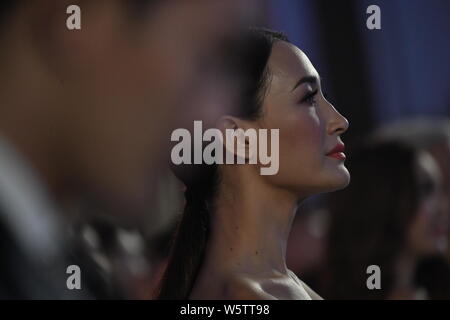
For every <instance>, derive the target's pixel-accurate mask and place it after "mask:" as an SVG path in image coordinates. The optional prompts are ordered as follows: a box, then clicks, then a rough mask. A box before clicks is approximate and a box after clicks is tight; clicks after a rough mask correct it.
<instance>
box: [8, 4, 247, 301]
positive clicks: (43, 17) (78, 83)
mask: <svg viewBox="0 0 450 320" xmlns="http://www.w3.org/2000/svg"><path fill="white" fill-rule="evenodd" d="M69 5H78V6H79V7H80V8H81V13H82V15H81V30H68V29H67V27H66V19H67V18H68V14H67V13H66V10H67V7H68V6H69ZM249 8H252V7H251V2H250V1H237V0H236V1H235V0H232V1H219V0H213V1H211V0H200V1H192V2H191V1H189V2H187V1H158V0H147V1H145V0H96V1H85V0H75V1H65V0H38V1H25V0H23V1H20V0H6V1H1V4H0V9H1V10H0V12H1V16H0V42H1V46H2V50H1V52H0V237H1V241H0V243H1V248H0V261H1V262H0V263H1V265H0V298H18V299H34V298H38V299H47V298H58V299H63V298H90V297H95V296H96V293H95V292H89V291H90V290H89V285H88V283H85V282H83V279H84V278H82V289H81V290H68V287H67V284H66V280H67V278H68V276H69V275H68V274H66V268H67V266H68V265H69V264H70V263H71V262H69V261H70V260H71V259H70V258H68V257H67V256H69V255H70V254H68V251H69V250H68V248H69V247H70V244H69V241H68V239H67V238H68V237H69V232H68V231H67V230H68V229H70V227H69V225H70V224H71V219H72V216H71V210H70V208H71V207H72V206H73V205H74V203H78V202H80V201H84V199H88V201H89V202H92V203H95V205H96V206H99V207H101V208H104V211H105V212H108V214H112V215H114V216H115V217H117V219H124V220H134V219H141V218H142V217H143V216H144V215H145V214H146V213H147V210H146V209H147V208H148V206H149V205H150V204H151V203H152V201H153V200H152V189H153V185H154V176H155V173H156V172H158V170H159V167H160V166H161V165H162V163H164V162H165V159H166V153H165V152H164V151H166V148H168V146H169V143H170V135H169V133H170V131H171V130H173V128H176V127H179V126H181V125H182V124H184V123H185V121H190V120H191V119H198V118H200V119H205V121H208V119H212V118H214V117H215V115H216V114H217V113H218V112H220V113H222V112H223V111H224V110H227V109H228V108H231V107H232V106H233V105H234V103H235V101H234V97H235V96H238V92H237V91H238V89H236V88H235V87H236V86H237V85H235V84H233V83H234V80H239V79H235V78H231V77H230V75H229V74H228V73H227V70H228V69H229V68H227V66H226V65H225V64H224V63H223V62H224V61H226V62H228V61H230V58H229V56H228V55H232V54H233V53H234V51H233V48H234V43H235V42H237V40H236V37H237V36H238V35H239V32H237V30H239V29H240V28H241V26H242V24H243V23H245V21H247V19H248V18H249V14H250V12H251V11H249ZM224 57H226V59H225V58H224ZM231 69H232V68H231ZM236 82H238V81H236ZM88 269H89V268H88ZM81 271H82V273H81V274H82V275H83V274H86V273H90V272H91V270H90V269H89V270H87V269H84V270H83V269H82V270H81ZM94 291H95V290H94Z"/></svg>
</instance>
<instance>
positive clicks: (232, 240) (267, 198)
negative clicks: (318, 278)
mask: <svg viewBox="0 0 450 320" xmlns="http://www.w3.org/2000/svg"><path fill="white" fill-rule="evenodd" d="M297 205H298V199H297V198H296V197H295V196H294V195H293V193H291V192H287V191H286V190H281V189H275V188H274V187H272V186H269V185H267V184H265V183H263V181H262V180H258V179H256V180H255V179H241V180H240V181H233V183H229V182H228V181H226V180H225V181H222V184H221V188H220V191H219V194H218V196H217V199H216V202H215V211H214V212H213V213H212V215H211V229H210V235H209V240H208V246H207V252H206V256H205V264H206V265H208V264H211V263H212V264H220V265H219V266H215V268H222V269H223V268H226V269H227V270H235V271H239V272H243V273H245V272H249V273H251V274H252V275H257V274H261V275H263V274H264V275H267V274H280V273H281V274H286V273H287V267H286V246H287V240H288V236H289V233H290V230H291V225H292V221H293V218H294V215H295V211H296V208H297Z"/></svg>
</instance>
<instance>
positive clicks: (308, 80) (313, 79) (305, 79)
mask: <svg viewBox="0 0 450 320" xmlns="http://www.w3.org/2000/svg"><path fill="white" fill-rule="evenodd" d="M319 82H320V79H319V78H318V77H317V76H305V77H303V78H301V79H300V80H299V81H297V83H296V84H295V86H294V88H292V91H294V90H295V89H297V87H298V86H299V85H301V84H303V83H310V84H313V85H318V84H319Z"/></svg>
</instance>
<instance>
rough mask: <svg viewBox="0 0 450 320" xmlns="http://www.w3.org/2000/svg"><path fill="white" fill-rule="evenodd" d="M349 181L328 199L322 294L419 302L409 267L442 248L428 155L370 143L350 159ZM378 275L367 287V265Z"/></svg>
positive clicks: (443, 231) (436, 178)
mask: <svg viewBox="0 0 450 320" xmlns="http://www.w3.org/2000/svg"><path fill="white" fill-rule="evenodd" d="M348 166H349V170H351V172H352V183H351V185H350V186H349V187H348V188H347V189H346V190H343V191H340V192H337V193H335V194H332V195H330V211H331V213H330V218H331V223H330V230H329V235H328V247H327V255H328V260H327V261H326V269H327V270H328V274H327V276H328V277H327V278H326V285H325V287H326V290H324V292H323V294H324V295H325V297H327V298H331V299H371V298H374V299H389V298H403V299H413V298H417V296H416V294H418V292H417V288H416V287H415V284H414V283H413V277H414V268H415V265H416V264H417V260H418V259H419V258H421V257H424V256H427V255H429V254H433V253H436V252H443V250H445V249H446V239H447V228H446V224H445V223H443V220H442V219H445V214H444V212H443V210H442V209H443V208H442V206H441V204H442V201H441V197H442V191H441V184H440V178H441V176H440V172H439V169H438V167H437V164H436V162H435V161H434V160H433V158H432V157H431V156H430V155H429V154H428V153H425V152H423V151H417V150H416V149H414V148H412V147H408V146H406V145H402V144H399V143H374V144H368V145H366V146H364V147H361V148H360V149H358V150H356V151H355V152H354V154H352V156H351V158H350V159H349V162H348ZM370 265H377V266H379V267H380V270H381V284H382V288H381V290H369V289H368V288H367V286H366V280H367V278H368V277H369V274H367V273H366V271H367V267H369V266H370Z"/></svg>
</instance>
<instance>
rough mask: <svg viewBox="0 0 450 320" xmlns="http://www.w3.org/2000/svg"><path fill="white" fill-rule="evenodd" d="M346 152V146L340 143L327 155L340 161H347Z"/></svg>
mask: <svg viewBox="0 0 450 320" xmlns="http://www.w3.org/2000/svg"><path fill="white" fill-rule="evenodd" d="M344 151H345V145H344V144H343V143H342V142H340V143H338V144H337V145H336V146H335V147H334V148H333V149H331V151H330V152H328V153H327V156H328V157H331V158H335V159H338V160H345V159H346V158H347V157H346V156H345V153H344Z"/></svg>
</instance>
